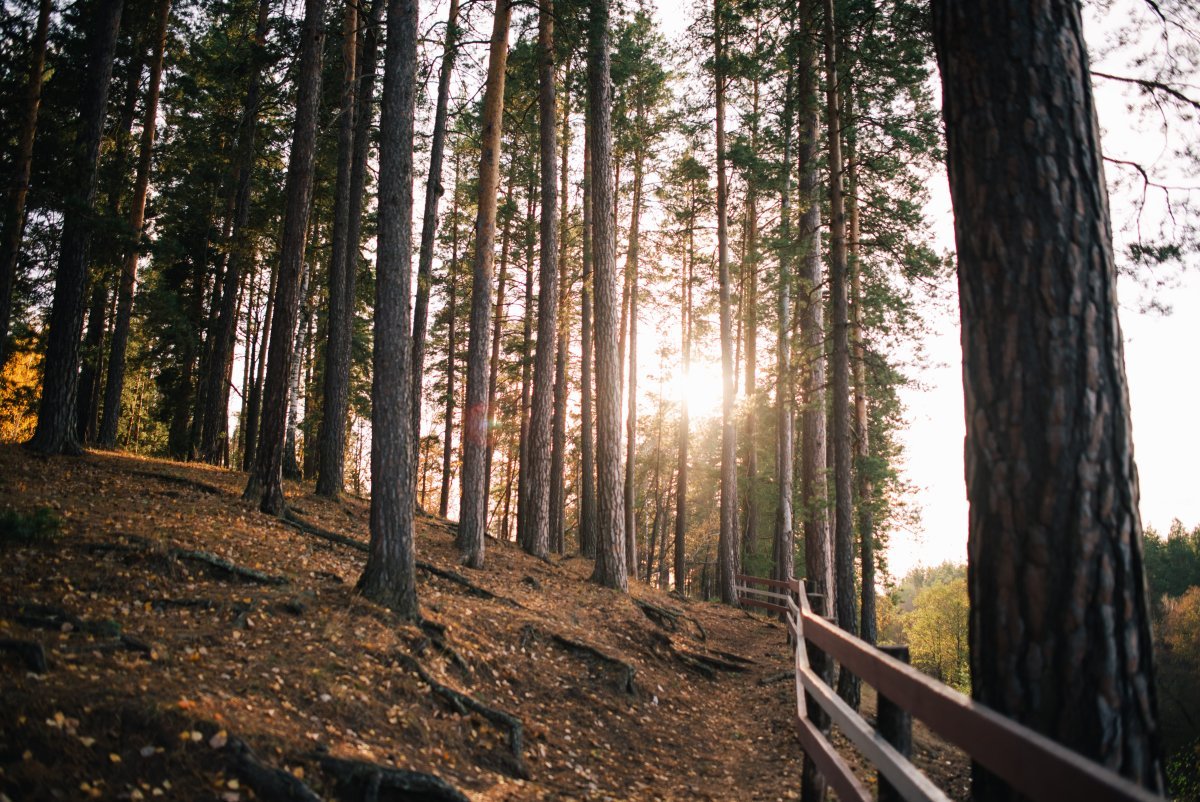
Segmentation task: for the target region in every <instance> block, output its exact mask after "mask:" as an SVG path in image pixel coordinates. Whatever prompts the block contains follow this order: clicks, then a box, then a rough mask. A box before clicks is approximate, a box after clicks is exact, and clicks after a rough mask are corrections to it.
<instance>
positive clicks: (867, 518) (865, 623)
mask: <svg viewBox="0 0 1200 802" xmlns="http://www.w3.org/2000/svg"><path fill="white" fill-rule="evenodd" d="M846 98H847V102H846V113H847V114H848V115H853V114H854V101H853V98H854V93H853V90H852V89H850V88H849V87H847V90H846ZM845 128H846V195H847V197H846V216H847V219H848V222H849V227H850V231H849V234H850V248H849V250H850V296H851V312H852V315H853V318H852V321H851V322H852V324H853V327H854V332H853V335H852V336H853V342H854V424H855V429H856V430H857V431H856V432H855V433H856V434H857V435H858V437H857V439H856V440H855V450H854V456H855V463H856V464H855V466H854V479H855V489H856V492H857V495H858V505H857V507H858V539H859V555H860V557H859V561H860V564H861V570H862V607H861V610H860V613H861V614H860V616H859V618H860V625H859V631H860V633H861V634H860V637H862V639H863V640H865V641H866V642H867V643H870V644H872V645H874V643H875V640H876V637H877V632H876V625H875V506H874V505H875V483H874V480H873V478H872V471H871V437H870V428H871V427H870V416H869V415H868V412H867V405H868V397H867V349H866V345H865V344H864V341H863V336H864V333H863V308H862V307H863V288H862V262H861V261H860V260H859V220H858V161H857V160H858V144H857V142H856V136H855V130H854V123H852V122H851V123H849V124H847V125H846V126H845Z"/></svg>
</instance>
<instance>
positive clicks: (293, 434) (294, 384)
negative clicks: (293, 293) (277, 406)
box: [283, 262, 312, 479]
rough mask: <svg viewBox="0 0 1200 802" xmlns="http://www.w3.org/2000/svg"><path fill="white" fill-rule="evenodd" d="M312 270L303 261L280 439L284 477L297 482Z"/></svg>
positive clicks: (300, 473)
mask: <svg viewBox="0 0 1200 802" xmlns="http://www.w3.org/2000/svg"><path fill="white" fill-rule="evenodd" d="M311 276H312V268H311V267H310V266H309V265H308V263H307V262H306V263H305V264H304V268H303V271H302V272H301V274H300V314H299V315H298V316H297V318H298V319H297V320H296V334H295V344H294V345H293V346H292V353H294V354H295V355H296V356H295V357H294V358H293V359H292V373H291V376H290V377H289V378H288V391H287V393H288V396H287V397H288V407H287V408H288V411H287V429H286V431H285V433H284V437H283V475H284V476H285V477H287V478H288V479H300V478H302V476H303V472H302V471H301V470H300V463H299V462H298V461H297V460H296V446H297V441H298V440H299V437H300V398H301V384H302V380H301V377H302V375H303V369H304V363H305V361H306V360H305V359H304V354H305V351H306V350H307V349H308V345H309V332H308V328H309V322H310V321H311V320H312V303H311V299H310V298H309V294H308V282H309V279H310V277H311Z"/></svg>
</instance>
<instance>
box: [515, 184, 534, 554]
mask: <svg viewBox="0 0 1200 802" xmlns="http://www.w3.org/2000/svg"><path fill="white" fill-rule="evenodd" d="M533 182H534V171H530V175H529V184H528V185H526V194H525V199H526V200H525V305H524V308H523V309H522V314H521V317H522V323H521V408H520V412H519V414H520V416H521V426H520V432H521V436H520V439H519V440H518V441H517V452H518V454H519V455H520V456H519V457H518V459H519V462H518V463H517V466H518V481H517V541H518V542H519V543H521V544H522V546H524V544H525V543H526V541H527V539H528V534H529V527H528V523H529V521H528V518H527V517H526V513H527V512H528V510H529V504H528V495H529V413H530V409H531V407H532V405H533V395H532V390H533V387H532V380H533V359H532V358H531V354H532V352H533V245H534V239H535V237H536V234H535V231H534V225H533V210H534V207H535V206H536V203H537V197H536V195H535V192H536V190H535V188H534V183H533Z"/></svg>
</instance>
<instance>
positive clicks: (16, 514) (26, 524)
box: [0, 507, 62, 546]
mask: <svg viewBox="0 0 1200 802" xmlns="http://www.w3.org/2000/svg"><path fill="white" fill-rule="evenodd" d="M61 533H62V519H61V518H59V517H58V514H57V513H55V512H54V510H52V509H50V508H49V507H35V508H34V509H33V511H32V512H22V511H21V510H14V509H7V510H3V511H0V545H5V546H8V545H14V546H32V545H43V544H46V543H49V542H51V541H53V540H54V539H55V538H57V537H58V536H59V535H60V534H61Z"/></svg>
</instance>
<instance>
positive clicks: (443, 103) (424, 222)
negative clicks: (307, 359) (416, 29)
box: [412, 0, 459, 448]
mask: <svg viewBox="0 0 1200 802" xmlns="http://www.w3.org/2000/svg"><path fill="white" fill-rule="evenodd" d="M458 34H459V28H458V0H450V10H449V11H448V12H447V15H446V39H445V43H444V44H443V45H442V69H441V73H440V74H439V75H438V93H437V105H436V108H435V110H434V115H433V139H432V142H431V143H430V146H429V175H428V177H427V178H426V181H425V209H424V213H423V214H422V216H421V249H420V254H419V256H418V259H417V299H416V303H415V305H414V307H413V359H412V362H413V371H412V376H413V386H412V395H413V403H412V421H413V422H412V430H413V448H416V447H417V443H418V442H419V440H420V435H421V402H422V399H421V395H422V393H421V389H422V387H423V385H424V379H425V339H426V332H427V331H428V325H429V292H430V290H431V289H432V287H433V245H434V239H435V237H436V236H437V226H438V204H439V203H440V202H441V200H442V194H443V192H444V190H443V189H442V163H443V161H444V160H445V154H446V129H447V125H446V121H447V119H448V118H449V108H450V76H451V75H452V74H453V73H454V59H455V56H457V55H458Z"/></svg>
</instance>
